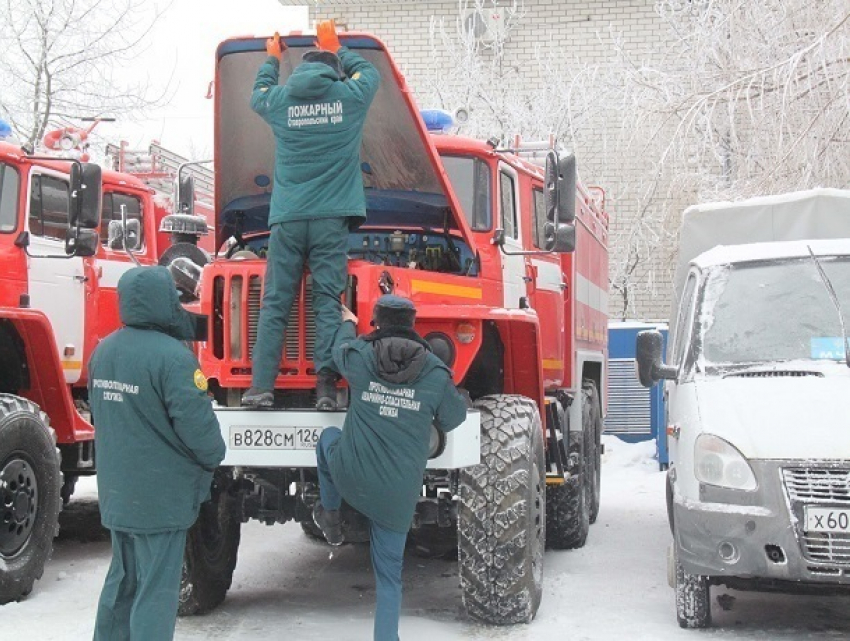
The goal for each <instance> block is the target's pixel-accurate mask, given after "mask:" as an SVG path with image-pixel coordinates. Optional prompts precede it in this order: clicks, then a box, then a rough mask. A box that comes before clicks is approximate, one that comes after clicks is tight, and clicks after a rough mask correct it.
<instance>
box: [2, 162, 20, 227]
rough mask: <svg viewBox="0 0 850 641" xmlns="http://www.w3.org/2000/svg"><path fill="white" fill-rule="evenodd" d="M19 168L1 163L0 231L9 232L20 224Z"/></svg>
mask: <svg viewBox="0 0 850 641" xmlns="http://www.w3.org/2000/svg"><path fill="white" fill-rule="evenodd" d="M19 182H20V176H19V174H18V170H17V169H15V168H14V167H12V166H10V165H4V164H0V233H4V234H8V233H9V232H11V231H15V228H16V227H17V226H18V221H17V219H18V183H19Z"/></svg>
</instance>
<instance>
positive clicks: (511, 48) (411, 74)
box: [310, 0, 673, 319]
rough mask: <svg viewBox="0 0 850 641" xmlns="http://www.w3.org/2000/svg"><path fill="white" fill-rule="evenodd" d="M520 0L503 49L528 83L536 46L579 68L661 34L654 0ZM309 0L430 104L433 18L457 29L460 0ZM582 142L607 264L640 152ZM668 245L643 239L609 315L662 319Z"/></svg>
mask: <svg viewBox="0 0 850 641" xmlns="http://www.w3.org/2000/svg"><path fill="white" fill-rule="evenodd" d="M470 4H471V3H470ZM522 4H523V9H522V14H521V15H520V16H519V18H518V21H517V24H516V27H515V29H514V30H512V32H511V38H510V39H509V41H508V42H507V43H506V45H505V53H506V60H509V61H510V63H511V64H515V65H517V66H520V67H522V68H524V69H528V70H530V73H529V74H527V76H526V77H524V78H523V82H527V83H529V85H532V84H533V83H539V82H545V81H546V79H545V78H539V77H534V70H535V69H537V68H539V67H538V66H535V65H533V64H531V62H533V60H534V57H535V55H536V52H538V50H539V49H540V47H541V46H545V47H551V49H552V50H555V51H563V52H565V53H566V54H568V55H569V56H570V58H571V60H570V62H571V63H573V64H574V65H576V66H581V65H597V64H605V63H606V62H609V61H610V60H611V57H612V52H613V45H614V41H613V38H615V37H616V38H618V39H619V41H620V42H621V43H622V45H623V47H624V48H625V49H626V50H628V51H629V52H630V54H631V55H633V56H634V57H635V58H636V59H642V58H645V57H648V56H651V55H652V52H653V50H654V49H655V48H657V47H658V46H659V45H660V44H661V43H662V42H663V39H664V37H665V29H664V25H663V24H662V23H661V21H660V19H659V17H658V16H657V14H656V13H655V10H654V2H653V0H525V1H524V3H522ZM310 6H311V8H310V12H311V15H310V17H311V19H312V20H326V19H329V18H333V19H335V20H336V22H337V24H338V25H340V27H342V28H345V29H347V30H356V31H366V32H369V33H373V34H375V35H377V36H378V37H379V38H381V39H382V40H383V41H384V42H385V43H386V45H387V47H388V49H389V51H390V52H391V53H392V55H393V57H394V59H395V61H396V63H397V64H398V65H399V67H400V68H401V70H402V72H403V73H404V74H405V77H406V78H407V81H408V83H409V85H410V86H411V88H412V89H413V91H414V92H415V93H416V94H417V100H418V101H419V103H420V104H421V105H423V106H433V105H428V104H427V103H428V101H429V99H430V98H431V96H430V95H429V91H430V88H431V87H433V85H434V82H435V79H438V78H439V74H440V73H441V69H442V68H443V67H444V66H445V64H446V62H445V60H441V59H440V56H439V53H438V52H436V53H435V51H434V48H433V47H432V45H431V42H430V37H429V36H430V32H431V27H432V21H434V20H436V21H440V20H442V21H443V24H444V26H445V28H446V29H447V30H449V31H451V30H453V29H455V25H456V21H457V19H458V15H459V13H458V2H457V0H443V1H436V0H434V1H430V0H428V1H421V2H420V1H413V0H407V1H404V0H401V1H395V2H379V1H377V0H372V1H371V2H369V1H367V2H359V3H358V2H356V0H325V1H323V0H315V2H314V4H311V5H310ZM616 126H617V123H616V122H612V123H611V127H613V128H616ZM586 145H587V146H586V148H577V149H576V150H575V151H576V156H577V160H578V162H579V167H580V171H581V175H582V178H583V179H584V180H586V181H587V182H589V183H597V182H598V183H599V184H601V185H602V186H603V187H605V188H606V191H607V196H608V203H609V210H610V212H611V213H612V218H611V235H610V238H611V261H612V266H614V265H615V264H617V265H619V264H623V263H624V261H626V260H627V259H628V258H629V251H628V246H629V238H630V237H631V236H632V235H633V233H634V232H633V229H634V224H633V223H634V220H635V217H636V216H637V214H638V208H639V206H640V205H639V203H638V202H637V199H636V196H635V194H636V193H637V190H634V193H630V192H629V190H628V189H627V188H626V187H625V185H629V184H633V183H634V182H635V176H636V175H637V172H640V171H645V168H643V167H641V166H640V159H639V158H622V157H617V158H612V157H608V156H606V153H605V150H604V149H600V148H594V143H593V141H586ZM618 192H620V193H618ZM649 236H650V237H651V236H652V234H651V233H650V234H649ZM672 251H673V245H672V241H671V240H670V238H669V234H667V235H664V234H661V233H660V230H659V235H658V242H657V244H656V246H655V247H653V246H652V242H650V241H646V242H644V243H642V245H641V248H640V250H639V253H640V256H641V258H640V260H641V263H640V266H639V267H638V269H637V270H635V272H634V273H633V275H632V277H631V279H632V281H633V284H632V286H631V288H630V294H629V298H630V304H629V306H628V308H627V309H626V310H625V311H624V310H623V297H622V296H621V295H618V294H617V292H615V291H612V292H611V310H610V311H611V315H612V317H616V318H622V317H631V318H645V319H664V318H667V316H668V314H669V308H670V300H669V291H670V282H669V275H668V273H667V272H668V270H667V269H666V265H667V261H669V259H670V256H671V254H672ZM613 271H614V270H613V269H612V275H613Z"/></svg>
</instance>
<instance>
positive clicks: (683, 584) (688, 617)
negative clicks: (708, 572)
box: [676, 559, 711, 628]
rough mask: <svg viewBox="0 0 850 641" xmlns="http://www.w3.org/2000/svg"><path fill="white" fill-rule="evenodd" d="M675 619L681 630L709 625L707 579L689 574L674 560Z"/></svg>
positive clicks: (709, 594) (709, 611)
mask: <svg viewBox="0 0 850 641" xmlns="http://www.w3.org/2000/svg"><path fill="white" fill-rule="evenodd" d="M676 618H677V619H678V620H679V627H682V628H707V627H708V626H709V625H711V589H710V587H709V585H708V577H705V576H701V575H699V574H690V573H689V572H686V571H685V569H684V568H683V567H682V564H681V563H680V562H679V560H678V559H676Z"/></svg>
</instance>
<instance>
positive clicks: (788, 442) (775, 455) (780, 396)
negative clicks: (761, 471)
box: [696, 363, 850, 460]
mask: <svg viewBox="0 0 850 641" xmlns="http://www.w3.org/2000/svg"><path fill="white" fill-rule="evenodd" d="M811 371H813V372H819V373H820V374H821V376H818V375H805V376H801V375H799V374H797V375H794V374H788V375H783V373H782V370H781V369H779V368H778V372H776V373H775V374H773V375H769V376H767V375H766V376H764V377H749V376H734V375H733V376H727V377H725V378H720V377H717V378H715V377H711V378H701V379H698V380H697V381H696V396H697V402H698V404H699V414H700V423H701V425H702V429H703V431H704V432H708V433H711V434H715V435H716V436H719V437H720V438H723V439H725V440H727V441H729V442H730V443H731V444H732V445H734V446H735V447H736V448H738V450H739V451H740V452H741V453H742V454H743V455H744V456H746V457H747V458H748V459H807V460H814V459H845V460H848V459H850V412H848V411H847V403H848V399H850V369H848V368H847V367H846V366H845V365H844V364H843V363H842V364H835V365H827V366H825V367H816V368H811Z"/></svg>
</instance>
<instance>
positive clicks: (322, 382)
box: [316, 369, 339, 412]
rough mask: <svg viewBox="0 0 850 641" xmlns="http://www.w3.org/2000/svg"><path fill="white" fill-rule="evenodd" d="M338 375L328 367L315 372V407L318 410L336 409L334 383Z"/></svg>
mask: <svg viewBox="0 0 850 641" xmlns="http://www.w3.org/2000/svg"><path fill="white" fill-rule="evenodd" d="M338 380H339V375H338V374H337V373H336V372H334V371H332V370H329V369H322V370H320V371H319V373H318V374H316V409H317V410H319V411H320V412H332V411H334V410H335V409H336V383H337V381H338Z"/></svg>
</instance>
